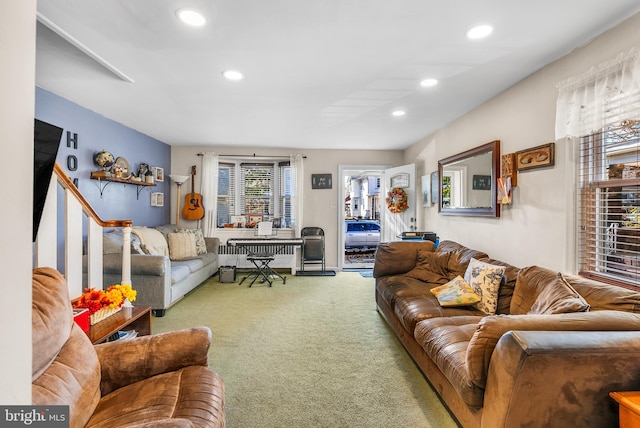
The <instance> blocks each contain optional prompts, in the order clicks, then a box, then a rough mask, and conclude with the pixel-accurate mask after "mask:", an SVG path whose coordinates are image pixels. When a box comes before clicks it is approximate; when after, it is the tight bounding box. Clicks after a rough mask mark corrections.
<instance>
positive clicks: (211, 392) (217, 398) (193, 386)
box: [86, 366, 224, 428]
mask: <svg viewBox="0 0 640 428" xmlns="http://www.w3.org/2000/svg"><path fill="white" fill-rule="evenodd" d="M223 391H224V386H223V383H222V379H221V378H220V376H218V375H217V374H216V373H215V372H213V371H211V370H209V369H208V368H206V367H203V366H189V367H186V368H184V369H181V370H177V371H173V372H169V373H164V374H160V375H157V376H154V377H150V378H147V379H144V380H141V381H139V382H136V383H133V384H131V385H127V386H125V387H123V388H120V389H117V390H116V391H114V392H112V393H110V394H107V395H105V396H104V397H103V398H102V400H100V404H99V405H98V407H97V409H96V411H95V413H94V414H93V416H92V417H91V419H90V420H89V423H88V424H87V425H86V426H87V427H88V428H91V427H106V426H111V427H116V426H133V425H135V424H142V423H145V424H146V425H145V426H155V425H158V426H172V427H192V426H203V427H204V426H211V427H214V426H215V427H223V426H224V420H221V418H223V417H224V397H223ZM212 403H213V404H214V405H212ZM168 420H171V423H170V424H168V422H169V421H168ZM136 426H137V425H136Z"/></svg>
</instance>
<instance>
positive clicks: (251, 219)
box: [247, 214, 264, 227]
mask: <svg viewBox="0 0 640 428" xmlns="http://www.w3.org/2000/svg"><path fill="white" fill-rule="evenodd" d="M263 218H264V217H263V215H262V214H249V215H247V224H248V225H249V227H254V226H255V225H256V224H258V223H260V222H261V221H262V219H263Z"/></svg>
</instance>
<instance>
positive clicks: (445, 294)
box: [431, 275, 480, 306]
mask: <svg viewBox="0 0 640 428" xmlns="http://www.w3.org/2000/svg"><path fill="white" fill-rule="evenodd" d="M431 292H432V293H433V295H434V296H436V298H437V299H438V303H440V306H470V305H474V304H476V303H478V302H479V301H480V296H478V295H477V294H476V293H474V292H473V288H471V286H470V285H469V283H468V282H467V281H465V280H464V278H462V277H461V276H460V275H458V276H456V277H455V278H453V279H452V280H451V281H449V282H447V283H446V284H445V285H441V286H440V287H436V288H432V289H431Z"/></svg>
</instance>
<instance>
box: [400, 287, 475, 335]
mask: <svg viewBox="0 0 640 428" xmlns="http://www.w3.org/2000/svg"><path fill="white" fill-rule="evenodd" d="M428 293H429V294H428V295H425V296H407V297H398V298H397V299H396V304H395V307H394V309H393V310H394V312H395V314H396V316H397V317H398V319H399V320H400V322H401V323H402V325H403V326H404V328H405V329H406V330H407V331H408V332H409V333H410V334H411V335H413V332H414V330H415V328H416V324H418V323H419V322H420V321H422V320H425V319H431V318H447V317H458V316H469V315H471V316H483V315H485V313H484V312H482V311H480V310H478V309H476V308H475V307H474V306H452V307H443V306H440V303H438V299H436V296H434V295H433V294H431V293H430V292H428Z"/></svg>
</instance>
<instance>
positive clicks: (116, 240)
mask: <svg viewBox="0 0 640 428" xmlns="http://www.w3.org/2000/svg"><path fill="white" fill-rule="evenodd" d="M130 240H131V253H132V254H144V251H142V248H141V246H140V245H141V244H140V239H138V237H137V236H136V235H134V234H133V233H132V234H131V235H130ZM85 254H86V252H85ZM102 254H122V229H114V230H111V231H109V232H105V233H104V234H103V235H102Z"/></svg>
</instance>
